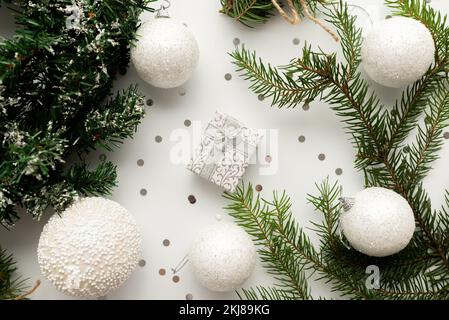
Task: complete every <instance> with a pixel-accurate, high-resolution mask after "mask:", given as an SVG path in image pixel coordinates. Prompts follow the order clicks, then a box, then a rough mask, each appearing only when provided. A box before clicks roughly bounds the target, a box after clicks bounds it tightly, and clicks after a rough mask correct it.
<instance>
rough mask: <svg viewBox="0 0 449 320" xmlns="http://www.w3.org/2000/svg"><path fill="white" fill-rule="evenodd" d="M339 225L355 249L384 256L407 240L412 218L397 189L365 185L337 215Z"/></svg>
mask: <svg viewBox="0 0 449 320" xmlns="http://www.w3.org/2000/svg"><path fill="white" fill-rule="evenodd" d="M341 229H342V231H343V234H344V235H345V237H346V239H348V241H349V243H350V244H351V245H352V246H353V247H354V248H355V249H356V250H358V251H360V252H362V253H364V254H366V255H369V256H372V257H385V256H389V255H392V254H395V253H398V252H399V251H401V250H402V249H404V248H405V247H406V246H407V245H408V244H409V242H410V240H411V239H412V237H413V233H414V231H415V218H414V215H413V210H412V208H411V207H410V205H409V204H408V202H407V201H406V200H405V199H404V198H403V197H402V196H400V195H399V194H398V193H396V192H394V191H392V190H389V189H385V188H368V189H365V190H362V191H360V192H358V193H357V194H356V196H355V198H354V199H352V200H351V207H350V209H349V210H348V211H347V212H345V213H344V214H343V215H342V217H341Z"/></svg>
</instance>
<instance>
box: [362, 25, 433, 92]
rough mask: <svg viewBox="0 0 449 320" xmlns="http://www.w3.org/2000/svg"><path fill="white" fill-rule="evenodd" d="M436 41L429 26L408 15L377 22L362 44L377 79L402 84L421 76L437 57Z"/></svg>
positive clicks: (365, 60)
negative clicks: (407, 16)
mask: <svg viewBox="0 0 449 320" xmlns="http://www.w3.org/2000/svg"><path fill="white" fill-rule="evenodd" d="M434 56H435V43H434V41H433V38H432V34H431V33H430V31H429V29H427V27H426V26H425V25H424V24H422V23H421V22H419V21H417V20H415V19H412V18H406V17H393V18H391V19H386V20H384V21H382V22H379V23H378V24H376V25H375V26H373V28H372V30H371V31H370V32H369V34H368V35H367V37H366V38H365V40H364V41H363V46H362V62H363V67H364V69H365V71H366V73H367V74H368V75H369V76H370V77H371V79H373V80H374V81H375V82H377V83H379V84H381V85H383V86H386V87H391V88H401V87H404V86H406V85H409V84H412V83H414V82H415V81H417V80H419V79H420V78H421V77H422V76H423V75H424V74H425V73H426V71H427V70H428V69H429V67H430V66H431V65H432V62H433V61H434Z"/></svg>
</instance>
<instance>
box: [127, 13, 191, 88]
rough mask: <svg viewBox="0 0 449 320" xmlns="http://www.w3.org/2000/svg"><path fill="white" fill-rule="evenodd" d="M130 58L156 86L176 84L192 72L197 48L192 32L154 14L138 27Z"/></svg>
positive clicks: (148, 81)
mask: <svg viewBox="0 0 449 320" xmlns="http://www.w3.org/2000/svg"><path fill="white" fill-rule="evenodd" d="M138 39H139V41H138V42H137V44H136V46H135V47H133V48H132V49H131V59H132V61H133V63H134V66H135V67H136V69H137V73H138V74H139V76H140V77H141V78H142V79H143V80H144V81H146V82H147V83H149V84H151V85H152V86H155V87H158V88H175V87H179V86H180V85H182V84H184V83H185V82H186V81H187V80H189V79H190V77H191V76H192V74H193V71H194V70H195V68H196V66H197V64H198V59H199V48H198V43H197V41H196V39H195V36H194V35H193V33H192V32H191V31H190V30H189V28H187V27H186V26H185V25H184V24H182V23H181V22H179V21H177V20H174V19H172V18H165V17H160V18H154V19H153V20H150V21H148V22H146V23H144V24H143V25H142V26H141V27H140V28H139V30H138Z"/></svg>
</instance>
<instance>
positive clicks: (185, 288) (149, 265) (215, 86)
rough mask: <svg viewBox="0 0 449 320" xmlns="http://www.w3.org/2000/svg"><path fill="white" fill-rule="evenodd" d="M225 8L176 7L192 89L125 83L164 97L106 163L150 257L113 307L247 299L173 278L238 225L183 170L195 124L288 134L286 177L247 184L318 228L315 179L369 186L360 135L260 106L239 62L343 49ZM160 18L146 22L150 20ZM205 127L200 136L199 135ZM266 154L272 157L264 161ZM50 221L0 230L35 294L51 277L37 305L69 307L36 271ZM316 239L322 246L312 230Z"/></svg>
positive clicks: (313, 31)
mask: <svg viewBox="0 0 449 320" xmlns="http://www.w3.org/2000/svg"><path fill="white" fill-rule="evenodd" d="M349 2H350V3H352V4H358V5H363V6H364V7H365V8H366V9H367V11H368V12H369V13H370V15H371V17H372V19H373V20H374V21H376V20H379V19H383V18H384V17H385V15H386V14H388V12H387V11H386V10H385V9H384V8H383V5H382V1H380V0H363V1H362V0H359V1H355V0H351V1H349ZM431 5H432V6H434V7H436V8H438V9H441V10H442V11H444V12H449V3H447V1H444V0H432V3H431ZM155 7H156V6H155ZM219 9H220V1H219V0H182V1H181V0H173V1H172V6H171V8H170V9H169V11H170V14H171V16H172V17H173V18H176V19H178V20H180V21H182V22H185V23H186V24H187V25H188V27H189V28H190V29H191V30H192V31H193V33H194V34H195V36H196V38H197V40H198V43H199V46H200V51H201V57H200V64H199V67H198V69H197V71H196V73H195V75H194V77H193V78H192V79H191V80H190V81H189V82H188V83H187V84H186V85H185V86H183V87H182V88H181V89H173V90H160V89H155V88H152V87H150V86H148V85H146V84H145V83H143V81H141V80H140V79H138V77H137V76H136V73H135V71H134V69H133V68H132V67H131V69H130V70H129V71H128V73H127V75H125V76H123V77H121V78H120V79H119V80H118V83H117V89H118V88H121V87H124V86H127V85H129V84H130V83H134V82H137V83H138V84H139V86H140V90H141V91H142V92H143V93H144V94H145V95H146V96H147V98H151V99H153V100H154V106H152V107H149V108H148V115H147V118H146V119H145V120H144V121H143V123H142V125H141V126H140V127H139V129H138V132H137V133H136V135H135V138H134V139H133V140H129V141H126V143H125V144H124V145H123V146H122V147H121V148H120V149H119V150H117V151H116V152H114V153H113V154H106V156H107V159H108V160H111V161H113V162H114V163H115V164H116V165H117V166H118V175H119V182H120V183H119V187H118V188H116V189H115V191H114V194H113V196H112V197H111V198H112V199H114V200H116V201H118V202H120V203H121V204H122V205H123V206H125V207H126V208H128V209H129V210H130V211H131V212H132V213H133V214H134V215H135V216H136V218H137V220H138V223H139V225H140V227H141V230H142V233H143V255H142V259H144V260H145V262H146V264H145V266H144V267H138V268H137V270H136V271H135V273H134V274H133V275H132V276H131V278H130V279H129V280H128V281H127V282H126V283H125V284H124V285H123V286H122V287H121V288H119V289H118V290H117V291H115V292H114V293H112V294H110V295H109V296H108V297H106V298H107V299H185V298H186V295H188V294H190V295H191V296H190V297H193V299H216V298H220V299H235V298H237V296H236V294H235V293H233V292H231V293H227V294H216V293H211V292H209V291H208V290H206V289H204V288H202V287H201V286H200V285H199V284H198V282H197V281H196V280H195V279H194V277H193V275H192V273H191V270H190V268H189V266H188V265H187V267H185V268H184V269H183V270H181V271H180V272H179V273H178V274H177V275H178V276H179V279H180V281H179V282H178V283H175V282H173V281H172V277H173V273H172V271H171V268H174V267H175V266H176V265H177V264H178V263H179V262H180V261H181V260H182V259H183V257H184V256H185V255H186V254H187V252H188V249H189V246H190V243H191V241H192V239H193V238H194V237H195V234H196V233H197V231H198V230H199V229H200V228H202V227H204V226H207V225H210V224H212V223H214V222H216V220H217V215H222V218H223V220H230V221H231V220H232V219H230V218H229V217H228V216H227V215H226V213H225V212H224V210H222V207H223V206H224V205H225V204H226V201H225V200H224V199H223V198H222V190H221V189H220V188H218V187H215V186H213V185H211V184H210V183H208V182H206V181H203V180H201V179H200V178H199V177H197V176H195V175H193V174H192V173H190V172H188V171H187V170H186V169H185V168H184V166H183V165H176V164H173V163H172V161H171V159H170V150H171V149H172V148H173V146H174V145H175V144H176V141H171V139H170V136H171V134H172V132H173V130H176V129H180V130H186V132H188V133H192V132H193V130H194V127H195V126H193V125H192V126H191V127H188V128H187V127H185V126H184V121H185V120H190V121H192V122H193V123H196V122H198V125H202V126H204V125H205V124H206V122H207V121H208V120H209V119H210V118H211V116H212V115H213V113H214V111H215V110H221V111H224V112H226V113H228V114H230V115H232V116H234V117H236V118H238V119H240V120H242V121H244V122H246V123H247V124H248V125H250V126H251V127H254V128H263V129H275V130H277V132H278V148H274V149H273V150H270V151H269V152H268V153H270V155H271V156H272V158H273V161H272V163H271V165H272V166H274V167H276V166H278V169H277V170H276V173H275V174H273V175H260V173H259V169H260V165H253V166H251V167H250V168H249V170H248V172H247V174H246V176H245V181H250V182H252V183H253V184H254V185H256V184H260V185H262V186H263V191H262V194H263V195H264V196H265V197H267V198H270V197H271V192H272V190H284V189H285V190H287V191H288V193H289V195H290V196H291V197H292V201H293V208H292V209H293V212H294V214H295V216H296V217H297V219H298V221H299V222H300V223H301V224H302V225H303V226H305V227H310V226H311V225H310V222H309V221H310V220H315V221H318V220H319V219H321V216H320V214H319V213H315V212H314V211H313V208H312V206H311V205H310V204H308V203H307V199H306V196H307V194H308V193H314V192H315V187H314V184H315V183H316V182H320V181H321V180H323V179H325V178H326V177H328V176H329V177H330V179H331V181H335V180H337V179H338V180H339V181H340V183H341V184H342V185H343V187H344V193H345V195H352V194H353V193H355V192H356V191H358V190H359V189H360V188H361V187H362V183H363V181H362V175H361V174H360V173H358V172H356V171H355V169H354V168H353V159H354V150H353V148H352V146H351V144H350V141H349V139H348V138H349V136H348V135H346V134H345V133H344V130H343V128H342V124H341V123H340V119H339V118H337V117H336V116H335V115H334V114H333V112H332V111H331V110H330V109H329V107H328V106H327V105H325V104H323V103H320V102H313V103H311V105H310V110H308V111H304V110H303V109H302V108H301V106H299V107H297V108H296V109H289V110H286V109H285V110H278V109H277V108H270V102H269V101H267V100H266V101H259V100H258V98H257V96H255V95H253V94H252V93H251V92H250V91H249V90H248V89H247V87H248V82H245V81H244V80H242V79H241V78H239V77H238V75H237V74H236V73H235V72H234V66H233V65H232V64H231V59H230V57H229V56H228V52H230V51H232V50H233V49H234V47H235V46H234V43H233V41H234V39H235V38H238V39H240V41H241V43H244V44H245V46H246V47H247V48H251V49H254V50H256V51H257V53H258V54H259V55H260V56H261V57H262V58H263V59H264V60H265V61H270V62H272V63H273V64H274V65H282V64H286V63H288V62H289V61H290V60H291V59H292V58H295V57H297V56H299V54H300V50H301V48H302V46H303V44H304V42H305V41H307V42H309V43H312V44H313V45H314V46H316V45H319V46H321V48H323V49H324V50H326V51H330V50H332V51H335V50H337V44H335V43H334V42H333V40H332V39H331V38H330V37H329V36H328V35H327V34H326V33H324V32H323V31H322V30H321V29H320V28H319V27H317V26H316V25H314V24H313V23H312V22H310V21H304V22H303V23H301V24H300V25H298V26H292V25H290V24H288V23H287V22H285V21H284V20H283V19H282V18H281V17H279V16H275V17H273V18H272V19H271V20H270V21H269V22H268V23H267V24H265V25H261V26H258V27H257V28H254V29H249V28H246V27H244V26H242V25H240V24H239V23H237V22H235V21H233V20H232V19H230V18H228V17H226V16H224V15H222V14H220V13H219V12H218V11H219ZM353 13H356V14H358V15H359V16H360V17H361V18H362V19H361V23H362V24H363V25H366V27H367V28H368V27H369V25H370V24H369V23H368V21H369V20H368V19H367V15H366V13H364V12H363V11H361V10H360V9H357V8H354V9H353ZM150 16H151V15H150V14H145V15H144V16H143V20H145V19H148V18H149V17H150ZM13 29H14V27H13V23H12V19H11V18H10V13H9V12H8V11H7V10H6V9H5V8H2V9H0V30H1V32H0V34H1V35H3V36H10V35H11V33H12V31H13ZM295 38H297V39H299V40H300V44H299V45H295V44H294V42H293V39H295ZM227 73H230V74H231V75H232V79H231V80H230V81H227V80H225V77H224V76H225V74H227ZM373 88H374V89H375V90H376V91H377V92H378V93H379V94H380V95H381V96H382V97H383V98H384V100H385V102H386V103H389V104H392V101H394V98H395V97H397V96H398V95H399V94H400V91H393V90H385V89H383V88H381V87H379V86H376V85H373ZM182 93H185V95H182ZM198 128H199V127H197V128H196V130H200V129H198ZM301 135H303V136H305V138H306V141H305V142H304V143H300V142H298V137H299V136H301ZM156 136H161V137H162V142H160V143H157V142H156V141H155V137H156ZM100 154H101V152H98V153H96V154H93V155H92V160H91V161H92V164H95V163H97V162H98V161H99V160H98V159H99V156H100ZM319 154H325V156H326V159H325V160H324V161H320V160H319V159H318V155H319ZM261 156H262V159H263V158H264V156H265V155H263V154H262V155H261ZM138 159H143V160H144V162H145V163H144V165H143V166H138V165H137V160H138ZM442 159H443V160H440V161H438V162H437V164H436V166H435V167H436V169H435V170H434V171H433V172H432V174H431V175H430V176H429V178H428V179H427V180H426V183H427V186H428V188H429V191H430V192H431V195H432V198H433V200H434V206H435V207H436V206H437V205H439V204H440V203H442V199H443V195H444V194H443V192H444V189H445V188H446V187H447V186H449V175H448V174H447V170H445V162H446V161H447V159H449V147H448V146H447V144H446V145H445V147H444V150H443V151H442ZM337 168H341V169H342V170H343V174H342V175H341V176H337V175H336V173H335V170H336V169H337ZM142 188H144V189H146V190H147V194H146V196H142V195H141V194H140V190H141V189H142ZM189 195H194V196H195V197H196V199H197V202H196V203H195V204H190V203H189V201H188V200H187V198H188V196H189ZM48 216H49V215H47V216H46V217H44V218H43V219H42V220H41V221H40V222H35V221H32V220H31V218H30V217H29V216H28V215H25V214H23V215H22V219H21V220H20V221H19V222H18V223H17V225H16V227H15V228H14V230H12V231H10V232H8V231H5V230H0V243H1V245H2V247H4V248H6V249H8V250H9V251H10V252H13V253H14V257H15V259H16V260H17V261H18V267H19V270H20V273H21V274H22V275H23V276H24V277H26V278H29V283H30V285H31V284H32V283H34V281H35V280H36V279H41V280H43V283H42V285H41V286H40V288H39V289H38V290H37V291H36V293H35V294H34V295H33V296H32V298H35V299H67V298H70V297H67V296H65V295H63V294H60V293H58V292H57V291H56V289H54V287H53V286H52V285H51V284H50V283H48V282H47V281H46V280H45V279H43V277H42V276H41V274H40V271H39V266H38V264H37V257H36V248H37V244H38V239H39V234H40V232H41V230H42V227H43V225H44V224H45V222H46V221H47V219H48ZM307 232H308V234H309V235H310V236H311V237H312V239H313V240H314V241H315V243H318V241H317V239H316V238H315V237H314V234H313V232H312V231H309V230H307ZM165 239H168V240H169V241H170V245H169V246H164V245H163V241H164V240H165ZM161 268H164V269H166V271H167V273H166V275H165V276H161V275H159V270H160V269H161ZM311 281H312V280H311ZM270 283H271V278H270V277H269V276H267V275H266V273H265V272H264V270H263V268H262V267H261V265H260V263H258V265H257V269H256V272H255V273H254V275H253V276H252V277H251V278H250V279H249V280H248V281H247V282H246V283H245V285H244V286H245V287H250V286H255V285H267V284H270ZM312 291H313V294H314V295H325V296H328V297H329V296H332V295H330V293H329V292H330V290H329V287H328V286H327V285H325V284H322V283H314V284H313V286H312ZM333 297H336V296H335V295H333Z"/></svg>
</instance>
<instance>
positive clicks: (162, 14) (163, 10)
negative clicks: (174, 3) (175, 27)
mask: <svg viewBox="0 0 449 320" xmlns="http://www.w3.org/2000/svg"><path fill="white" fill-rule="evenodd" d="M170 7H171V2H170V1H169V0H164V4H162V5H161V7H160V8H159V9H158V10H156V18H170V15H169V14H168V11H167V9H168V8H170Z"/></svg>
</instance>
